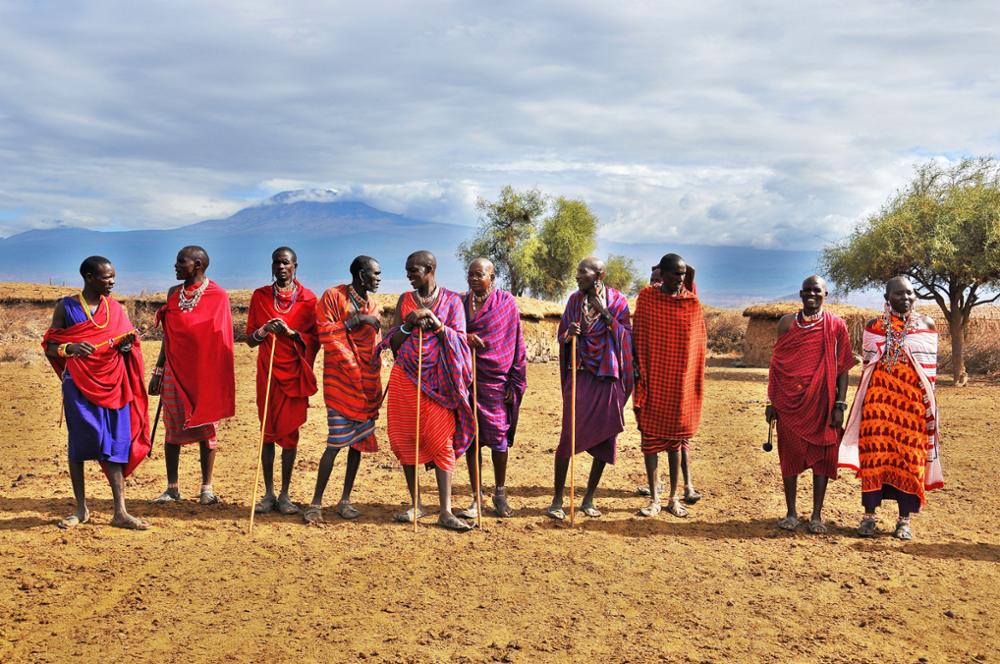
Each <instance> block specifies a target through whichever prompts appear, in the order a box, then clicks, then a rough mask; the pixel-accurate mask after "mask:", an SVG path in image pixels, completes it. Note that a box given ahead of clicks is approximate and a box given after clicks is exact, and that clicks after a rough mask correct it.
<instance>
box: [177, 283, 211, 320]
mask: <svg viewBox="0 0 1000 664" xmlns="http://www.w3.org/2000/svg"><path fill="white" fill-rule="evenodd" d="M207 288H208V277H205V278H204V279H202V281H201V284H199V285H198V287H197V288H195V289H194V290H193V291H190V292H189V291H188V289H187V288H185V287H184V286H183V285H181V288H180V291H178V293H177V308H178V309H180V310H181V311H182V312H183V313H187V312H189V311H192V310H193V309H194V308H195V307H197V306H198V303H199V302H201V296H202V295H204V294H205V290H206V289H207Z"/></svg>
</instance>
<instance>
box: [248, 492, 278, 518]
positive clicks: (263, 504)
mask: <svg viewBox="0 0 1000 664" xmlns="http://www.w3.org/2000/svg"><path fill="white" fill-rule="evenodd" d="M277 504H278V499H277V498H275V497H274V494H273V493H269V494H267V495H265V496H264V497H263V498H261V499H260V500H258V501H257V505H256V506H255V507H254V508H253V511H254V512H256V513H257V514H267V513H268V512H273V511H274V507H275V505H277Z"/></svg>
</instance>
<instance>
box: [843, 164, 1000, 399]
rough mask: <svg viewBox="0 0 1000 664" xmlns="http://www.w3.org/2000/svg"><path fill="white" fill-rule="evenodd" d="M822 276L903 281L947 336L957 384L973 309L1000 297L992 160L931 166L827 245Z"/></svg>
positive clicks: (998, 177)
mask: <svg viewBox="0 0 1000 664" xmlns="http://www.w3.org/2000/svg"><path fill="white" fill-rule="evenodd" d="M823 262H824V265H825V268H826V272H827V274H828V275H829V276H830V277H831V278H832V279H833V281H834V282H836V283H837V285H838V288H840V289H841V290H844V291H850V290H858V289H862V288H868V287H873V286H881V285H883V284H884V283H885V281H887V280H888V279H890V278H891V277H893V276H895V275H898V274H904V275H906V276H908V277H910V279H911V281H912V282H913V284H914V287H915V288H916V289H917V295H918V297H920V298H921V299H925V300H933V301H934V302H936V303H937V305H938V307H940V309H941V311H942V313H943V314H944V318H945V320H947V322H948V327H949V331H950V332H951V346H952V363H953V365H952V372H953V374H954V379H955V383H956V384H959V385H964V384H965V382H966V380H967V375H966V372H965V358H964V350H965V341H966V336H967V333H968V328H969V317H970V314H971V312H972V309H973V308H974V307H977V306H980V305H983V304H986V303H989V302H993V301H995V300H996V299H997V297H1000V295H995V294H993V293H991V292H990V291H994V292H995V291H996V289H997V288H998V287H1000V165H998V163H997V161H996V160H995V159H993V158H980V159H963V160H962V161H961V162H959V163H957V164H954V165H951V166H945V165H943V164H941V163H940V162H938V161H931V162H928V163H925V164H923V165H921V166H919V167H918V168H917V169H916V173H915V175H914V178H913V181H912V182H911V183H910V184H909V186H908V187H906V188H905V189H903V190H901V191H898V192H896V194H895V195H893V196H892V198H890V199H889V201H888V202H887V203H886V204H885V205H884V206H883V207H882V209H881V210H879V211H878V212H877V213H875V214H873V215H871V216H870V217H869V218H868V219H866V220H865V221H864V222H862V223H861V224H859V226H858V227H857V228H856V229H855V230H854V232H853V233H852V235H851V236H850V237H849V238H848V239H847V240H846V241H844V242H842V243H840V244H837V245H834V246H831V247H828V248H827V249H825V251H824V256H823Z"/></svg>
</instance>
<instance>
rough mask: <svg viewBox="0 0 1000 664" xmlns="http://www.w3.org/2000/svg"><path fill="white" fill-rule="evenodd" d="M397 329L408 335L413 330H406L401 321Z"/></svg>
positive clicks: (404, 324)
mask: <svg viewBox="0 0 1000 664" xmlns="http://www.w3.org/2000/svg"><path fill="white" fill-rule="evenodd" d="M399 331H400V332H402V333H403V334H406V335H409V334H411V333H412V332H413V329H412V328H411V329H409V330H407V329H406V323H401V324H400V326H399Z"/></svg>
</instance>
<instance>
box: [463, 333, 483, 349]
mask: <svg viewBox="0 0 1000 664" xmlns="http://www.w3.org/2000/svg"><path fill="white" fill-rule="evenodd" d="M465 339H466V341H468V342H469V348H475V349H476V350H483V349H485V348H486V342H485V341H483V340H482V339H481V338H480V337H479V335H478V334H471V333H470V334H466V335H465Z"/></svg>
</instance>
